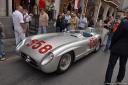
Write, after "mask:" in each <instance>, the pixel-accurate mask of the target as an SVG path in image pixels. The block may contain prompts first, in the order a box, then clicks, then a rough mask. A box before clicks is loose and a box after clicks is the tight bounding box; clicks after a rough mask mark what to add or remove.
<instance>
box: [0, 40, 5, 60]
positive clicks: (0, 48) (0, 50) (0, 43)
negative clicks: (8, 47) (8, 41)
mask: <svg viewBox="0 0 128 85" xmlns="http://www.w3.org/2000/svg"><path fill="white" fill-rule="evenodd" d="M3 56H5V52H4V43H3V41H2V39H0V58H2V57H3Z"/></svg>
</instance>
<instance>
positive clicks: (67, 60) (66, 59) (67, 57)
mask: <svg viewBox="0 0 128 85" xmlns="http://www.w3.org/2000/svg"><path fill="white" fill-rule="evenodd" d="M72 61H73V55H72V53H66V54H64V55H63V56H62V57H61V59H60V61H59V64H58V69H57V73H63V72H65V71H67V70H68V69H69V68H70V66H71V64H72Z"/></svg>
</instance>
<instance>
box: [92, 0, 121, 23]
mask: <svg viewBox="0 0 128 85" xmlns="http://www.w3.org/2000/svg"><path fill="white" fill-rule="evenodd" d="M120 2H121V0H94V14H93V18H94V23H95V24H96V23H97V22H98V20H103V21H104V20H105V19H106V18H107V17H108V16H116V13H117V10H119V7H120Z"/></svg>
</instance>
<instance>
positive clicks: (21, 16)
mask: <svg viewBox="0 0 128 85" xmlns="http://www.w3.org/2000/svg"><path fill="white" fill-rule="evenodd" d="M19 21H20V23H24V17H23V15H22V14H19Z"/></svg>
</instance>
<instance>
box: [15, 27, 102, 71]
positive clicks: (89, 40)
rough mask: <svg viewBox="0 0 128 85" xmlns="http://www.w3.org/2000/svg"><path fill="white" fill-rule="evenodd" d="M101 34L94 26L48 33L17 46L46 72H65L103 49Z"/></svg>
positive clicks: (24, 56) (29, 61)
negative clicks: (84, 58) (77, 62)
mask: <svg viewBox="0 0 128 85" xmlns="http://www.w3.org/2000/svg"><path fill="white" fill-rule="evenodd" d="M100 44H101V36H100V34H98V33H97V32H96V30H95V29H94V28H91V27H88V28H86V30H78V31H69V32H65V33H47V34H40V35H35V36H31V37H28V38H26V39H24V40H23V41H22V42H20V43H19V45H18V46H17V47H16V50H17V51H18V52H19V54H20V56H21V57H23V59H24V60H25V61H26V62H27V63H28V64H30V65H32V66H33V67H35V68H37V69H40V70H42V71H43V72H46V73H51V72H55V71H57V72H65V71H66V70H68V69H69V67H70V66H71V64H72V63H73V62H75V61H77V60H79V59H80V58H82V57H85V56H86V55H88V54H89V53H91V52H94V51H97V50H99V48H100Z"/></svg>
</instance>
